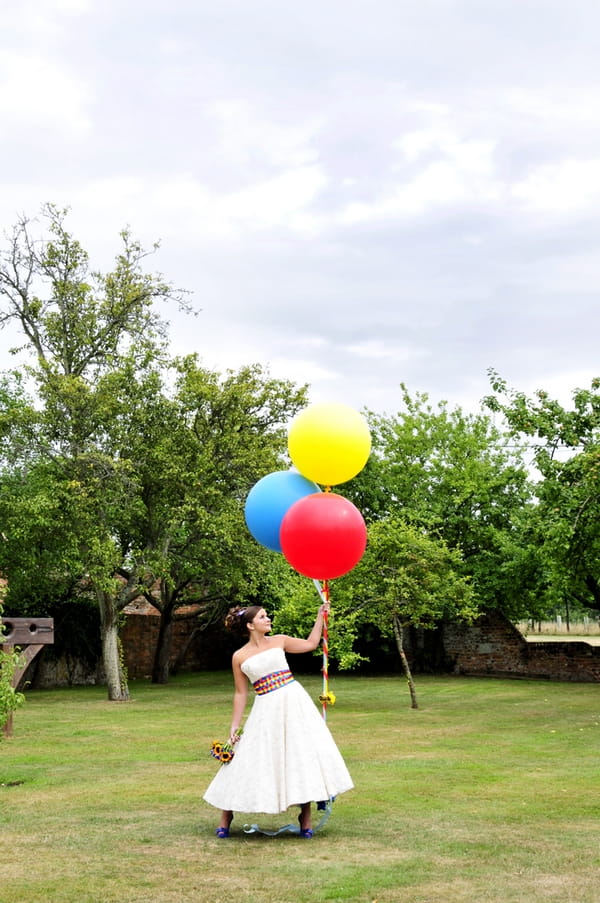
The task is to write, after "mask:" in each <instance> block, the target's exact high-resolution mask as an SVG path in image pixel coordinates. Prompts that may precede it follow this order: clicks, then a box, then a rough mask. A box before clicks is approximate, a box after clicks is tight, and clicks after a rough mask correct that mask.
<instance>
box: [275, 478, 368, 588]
mask: <svg viewBox="0 0 600 903" xmlns="http://www.w3.org/2000/svg"><path fill="white" fill-rule="evenodd" d="M280 540H281V549H282V551H283V554H284V556H285V558H286V559H287V561H288V562H289V563H290V564H291V566H292V567H293V568H294V570H296V571H298V572H299V573H300V574H303V575H304V576H305V577H312V579H313V580H333V579H334V578H335V577H341V576H342V574H346V573H347V572H348V571H351V570H352V568H353V567H354V566H355V565H356V564H358V562H359V561H360V559H361V558H362V555H363V552H364V551H365V548H366V545H367V528H366V526H365V522H364V520H363V516H362V514H361V513H360V511H359V510H358V508H357V507H356V506H355V505H353V504H352V502H350V501H348V499H345V498H343V496H341V495H337V494H336V493H335V492H320V493H314V494H312V495H307V496H306V497H305V498H302V499H300V500H299V501H297V502H295V503H294V504H293V505H292V507H291V508H290V509H289V510H288V512H287V513H286V515H285V516H284V518H283V520H282V522H281V531H280Z"/></svg>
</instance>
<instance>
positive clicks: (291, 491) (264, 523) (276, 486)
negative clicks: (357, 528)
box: [244, 470, 321, 552]
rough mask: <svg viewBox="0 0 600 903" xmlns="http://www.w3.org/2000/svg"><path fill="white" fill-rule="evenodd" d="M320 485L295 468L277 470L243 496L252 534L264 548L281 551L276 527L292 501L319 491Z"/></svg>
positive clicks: (277, 527)
mask: <svg viewBox="0 0 600 903" xmlns="http://www.w3.org/2000/svg"><path fill="white" fill-rule="evenodd" d="M320 491H321V489H320V487H319V486H318V485H317V484H316V483H313V482H312V480H307V478H306V477H303V476H302V474H300V473H298V472H297V471H294V470H277V471H275V472H274V473H269V474H267V476H266V477H263V478H262V479H261V480H259V481H258V483H256V484H255V485H254V486H253V487H252V489H251V490H250V492H249V493H248V498H247V499H246V506H245V508H244V514H245V517H246V524H247V526H248V529H249V530H250V532H251V533H252V535H253V537H254V538H255V539H256V540H257V541H258V542H259V543H260V544H261V545H263V546H266V547H267V549H271V550H272V551H273V552H281V543H280V541H279V528H280V527H281V521H282V520H283V518H284V516H285V514H286V512H287V510H288V509H289V508H291V507H292V505H293V504H294V502H297V501H298V500H299V499H301V498H304V496H305V495H312V493H313V492H320Z"/></svg>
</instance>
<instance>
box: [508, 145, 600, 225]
mask: <svg viewBox="0 0 600 903" xmlns="http://www.w3.org/2000/svg"><path fill="white" fill-rule="evenodd" d="M511 192H512V195H513V196H514V197H515V198H516V199H517V200H518V201H520V202H521V203H522V204H523V205H524V206H525V207H526V208H528V209H530V210H538V211H542V212H548V213H576V212H579V211H583V210H585V209H595V208H597V206H598V200H599V198H600V157H599V158H596V159H591V160H573V159H571V160H563V161H561V162H557V163H547V164H544V165H542V166H538V167H537V168H534V169H533V170H532V171H531V173H530V174H529V176H528V177H527V178H526V179H524V180H523V181H521V182H518V183H517V184H515V185H513V186H512V189H511Z"/></svg>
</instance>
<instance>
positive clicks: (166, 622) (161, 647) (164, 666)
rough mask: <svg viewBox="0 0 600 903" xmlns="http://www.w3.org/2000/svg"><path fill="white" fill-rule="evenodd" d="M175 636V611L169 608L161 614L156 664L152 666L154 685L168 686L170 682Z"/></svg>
mask: <svg viewBox="0 0 600 903" xmlns="http://www.w3.org/2000/svg"><path fill="white" fill-rule="evenodd" d="M172 635H173V609H172V608H171V607H170V606H167V607H166V608H165V609H164V611H161V613H160V625H159V628H158V639H157V640H156V649H155V650H154V662H153V664H152V683H153V684H166V683H168V682H169V658H170V655H171V637H172Z"/></svg>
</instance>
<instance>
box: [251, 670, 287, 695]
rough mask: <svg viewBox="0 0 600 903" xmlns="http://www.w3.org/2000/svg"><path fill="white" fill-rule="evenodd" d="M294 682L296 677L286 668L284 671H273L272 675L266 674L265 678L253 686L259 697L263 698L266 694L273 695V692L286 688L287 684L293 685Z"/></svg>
mask: <svg viewBox="0 0 600 903" xmlns="http://www.w3.org/2000/svg"><path fill="white" fill-rule="evenodd" d="M293 680H294V675H293V674H292V672H291V671H290V670H289V668H286V669H285V670H284V671H273V672H272V673H271V674H265V676H264V677H261V678H260V679H259V680H257V681H255V682H254V683H253V684H252V686H253V687H254V689H255V690H256V692H257V693H258V695H259V696H263V695H264V694H265V693H272V692H273V690H279V689H280V687H285V685H286V684H290V683H292V681H293Z"/></svg>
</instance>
